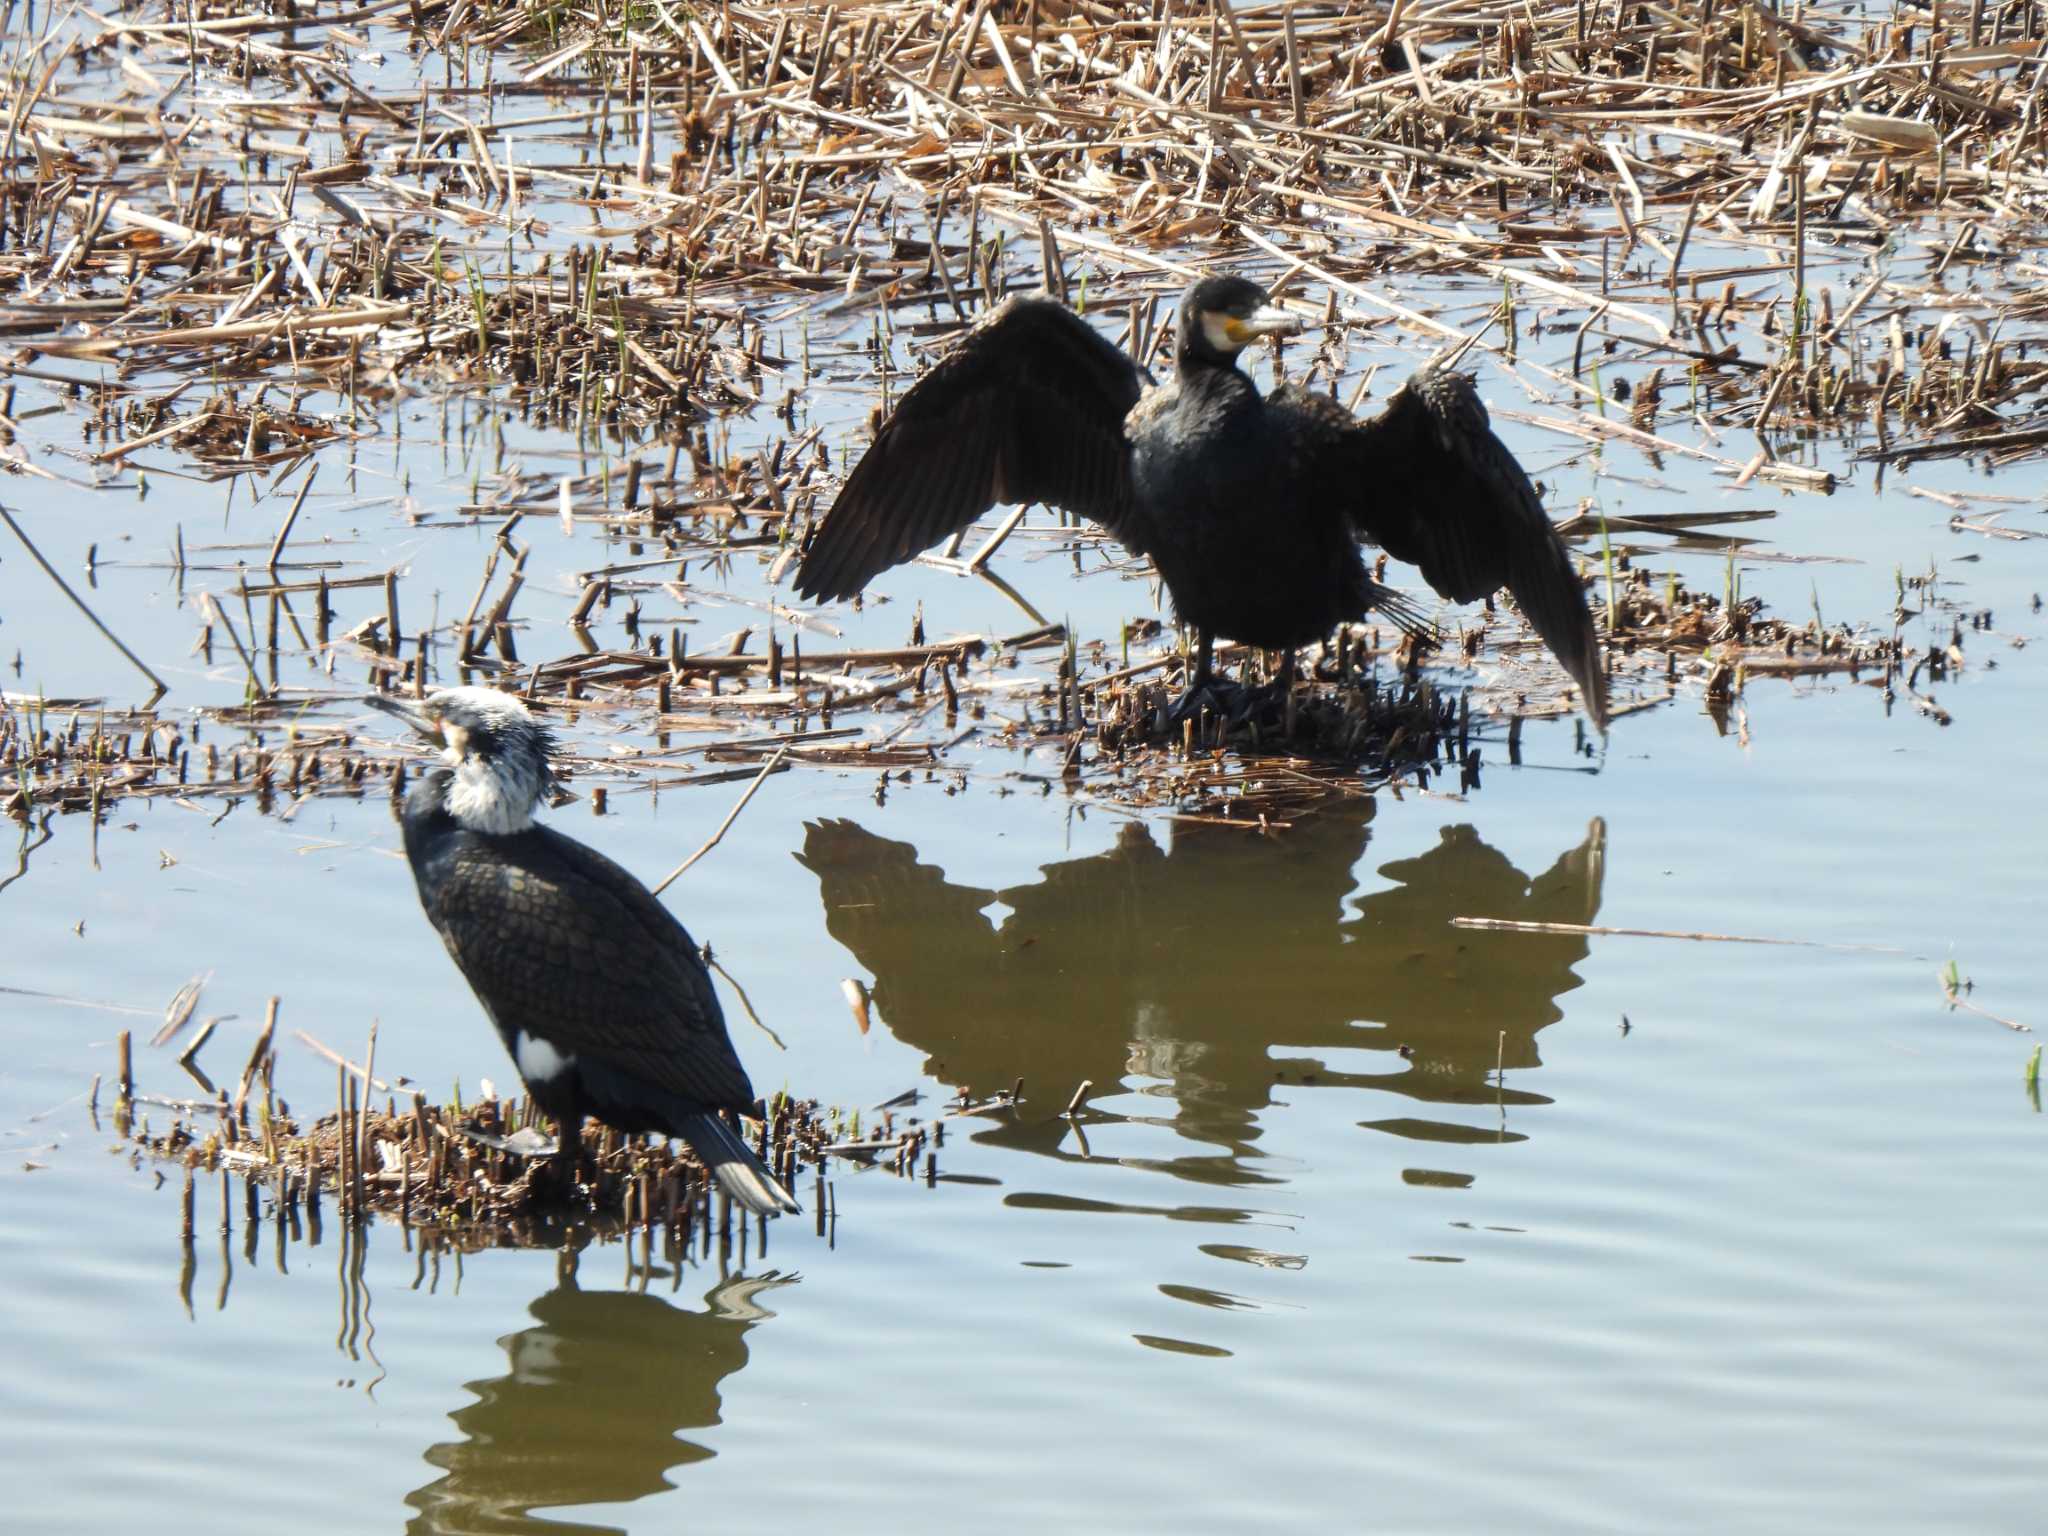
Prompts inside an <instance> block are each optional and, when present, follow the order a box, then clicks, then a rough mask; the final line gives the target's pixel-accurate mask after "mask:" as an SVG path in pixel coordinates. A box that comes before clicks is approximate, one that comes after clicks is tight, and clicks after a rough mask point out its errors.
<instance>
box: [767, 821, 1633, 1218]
mask: <svg viewBox="0 0 2048 1536" xmlns="http://www.w3.org/2000/svg"><path fill="white" fill-rule="evenodd" d="M1371 815H1372V802H1371V801H1369V800H1358V801H1351V802H1346V803H1345V804H1343V805H1340V806H1339V807H1336V808H1333V809H1330V810H1328V811H1326V812H1324V813H1323V814H1321V815H1319V816H1315V817H1312V818H1308V819H1306V820H1305V821H1303V822H1302V823H1300V824H1298V825H1296V826H1295V827H1294V828H1293V829H1291V830H1289V831H1287V832H1285V833H1284V834H1281V835H1278V836H1267V837H1261V836H1257V835H1254V834H1251V833H1248V832H1244V831H1239V830H1236V829H1223V828H1216V827H1208V826H1202V825H1198V824H1192V823H1177V824H1174V825H1173V827H1172V828H1171V830H1170V831H1169V832H1168V833H1167V834H1166V837H1167V845H1166V846H1165V847H1161V846H1160V842H1159V840H1158V839H1157V838H1156V837H1155V835H1154V833H1153V831H1152V828H1151V826H1150V825H1148V824H1146V823H1142V822H1131V823H1127V824H1126V825H1125V826H1124V827H1123V828H1122V829H1121V830H1120V832H1119V835H1118V839H1117V844H1116V846H1115V847H1114V848H1112V849H1110V850H1109V851H1107V852H1105V853H1100V854H1096V855H1093V856H1091V857H1088V858H1081V859H1073V860H1070V861H1068V862H1065V863H1061V864H1052V865H1047V866H1045V868H1044V870H1043V877H1042V878H1041V879H1040V880H1038V881H1037V882H1035V883H1033V884H1030V885H1020V886H1015V887H1012V888H1010V889H1007V890H1003V891H994V890H986V889H978V888H974V887H969V886H964V885H956V884H953V883H952V882H951V881H949V880H948V879H947V878H946V875H945V873H944V872H943V871H942V870H939V869H937V868H935V867H933V866H932V865H929V864H921V863H919V862H918V859H917V851H916V850H915V849H914V848H913V847H912V846H911V845H910V844H908V843H903V842H896V841H892V840H890V839H887V838H882V837H878V836H876V835H875V834H874V833H872V832H869V831H867V830H866V829H865V828H863V827H861V826H859V825H857V824H855V823H854V822H851V821H840V820H834V821H820V822H813V823H811V824H809V825H808V826H807V828H806V835H805V839H804V846H803V851H802V852H801V853H800V854H798V855H797V857H798V858H799V859H800V860H801V862H802V863H803V864H804V865H805V867H806V868H808V869H810V870H811V871H812V872H813V873H815V874H816V875H817V876H818V881H819V886H820V890H821V895H822V897H823V900H824V906H825V921H826V926H827V928H828V930H829V931H830V932H831V934H832V936H833V937H834V938H835V939H837V940H838V941H839V942H840V943H842V944H844V945H845V946H846V947H847V948H848V949H849V950H851V951H852V952H853V954H854V956H855V958H856V959H857V961H858V962H859V964H860V965H861V966H863V967H864V968H865V969H866V970H867V971H868V972H869V974H870V975H872V976H873V977H874V979H875V980H874V988H873V997H874V1003H875V1007H876V1010H877V1012H878V1013H879V1014H880V1016H881V1018H882V1020H883V1021H884V1023H885V1024H886V1025H887V1027H888V1028H889V1029H890V1030H891V1031H892V1032H893V1033H894V1034H895V1035H896V1036H897V1037H898V1038H899V1039H901V1040H902V1041H904V1042H905V1043H906V1044H908V1045H911V1046H914V1047H915V1048H916V1049H918V1050H920V1051H922V1052H924V1053H925V1055H926V1056H927V1058H928V1070H929V1071H930V1072H931V1073H932V1075H933V1076H935V1077H937V1078H938V1079H940V1080H941V1081H943V1082H946V1083H949V1084H952V1085H954V1086H956V1087H959V1088H962V1089H965V1090H966V1091H968V1092H969V1093H972V1094H974V1095H976V1096H981V1095H985V1094H988V1093H992V1092H996V1091H998V1090H1002V1089H1007V1088H1009V1087H1010V1086H1011V1084H1012V1083H1013V1082H1014V1081H1015V1080H1016V1079H1017V1078H1019V1077H1022V1078H1024V1079H1026V1080H1027V1085H1028V1086H1027V1089H1026V1092H1027V1096H1028V1097H1029V1098H1032V1099H1035V1100H1036V1101H1037V1106H1036V1108H1033V1107H1030V1106H1027V1107H1026V1108H1024V1109H1022V1110H1020V1111H1019V1112H1018V1113H1017V1114H1016V1116H1015V1117H1014V1118H1011V1119H1009V1120H1007V1121H1006V1120H1005V1119H1004V1117H1001V1116H992V1117H990V1118H989V1119H988V1120H987V1121H986V1122H985V1123H986V1126H987V1128H986V1129H985V1130H977V1132H976V1135H977V1136H978V1137H979V1138H980V1139H982V1140H985V1141H987V1142H991V1143H994V1144H999V1145H1009V1146H1017V1147H1021V1148H1024V1149H1028V1150H1031V1151H1036V1152H1039V1153H1042V1154H1045V1155H1048V1156H1055V1157H1078V1156H1082V1155H1084V1154H1083V1153H1082V1152H1081V1151H1080V1150H1079V1146H1078V1142H1077V1139H1075V1138H1072V1137H1070V1136H1069V1135H1068V1132H1069V1129H1070V1126H1069V1123H1068V1122H1067V1121H1066V1120H1064V1119H1062V1118H1060V1117H1059V1116H1058V1115H1057V1114H1056V1113H1055V1111H1056V1109H1057V1108H1059V1107H1063V1106H1064V1105H1065V1103H1066V1100H1067V1095H1068V1094H1069V1093H1070V1092H1071V1090H1072V1089H1073V1087H1074V1085H1075V1084H1077V1083H1079V1082H1080V1081H1082V1080H1083V1079H1091V1080H1092V1081H1093V1082H1094V1083H1095V1085H1096V1086H1095V1090H1094V1091H1095V1093H1097V1094H1103V1093H1107V1092H1110V1091H1113V1090H1114V1089H1115V1087H1116V1086H1117V1085H1118V1084H1120V1083H1122V1082H1124V1080H1125V1079H1127V1078H1128V1079H1133V1080H1134V1081H1133V1085H1132V1086H1133V1087H1134V1088H1136V1089H1137V1091H1139V1092H1144V1093H1153V1094H1158V1095H1160V1096H1162V1097H1164V1098H1168V1099H1170V1100H1171V1101H1172V1102H1173V1105H1174V1110H1173V1113H1172V1117H1171V1119H1167V1120H1162V1122H1161V1123H1163V1124H1166V1125H1168V1126H1170V1127H1171V1129H1172V1130H1174V1131H1175V1132H1177V1133H1178V1134H1179V1135H1181V1136H1183V1137H1185V1138H1187V1139H1188V1140H1190V1141H1193V1142H1196V1143H1198V1144H1200V1145H1201V1146H1202V1147H1203V1148H1204V1149H1205V1150H1203V1151H1201V1152H1191V1153H1184V1154H1182V1155H1179V1156H1175V1157H1172V1158H1170V1159H1168V1160H1165V1161H1163V1162H1159V1163H1157V1164H1155V1165H1154V1166H1158V1167H1160V1168H1163V1169H1164V1170H1166V1171H1168V1172H1171V1173H1173V1174H1175V1175H1177V1176H1179V1177H1181V1178H1186V1179H1190V1180H1193V1181H1197V1182H1201V1183H1209V1184H1215V1185H1225V1186H1230V1185H1252V1184H1262V1183H1270V1182H1276V1181H1277V1180H1278V1178H1280V1177H1282V1176H1281V1175H1279V1174H1277V1173H1275V1172H1272V1171H1268V1170H1267V1169H1262V1168H1261V1158H1260V1156H1259V1154H1258V1152H1257V1151H1256V1147H1255V1144H1256V1142H1257V1140H1258V1138H1259V1123H1258V1122H1259V1118H1260V1115H1261V1112H1262V1111H1265V1110H1266V1109H1267V1108H1268V1106H1270V1105H1272V1104H1274V1103H1275V1100H1276V1095H1277V1096H1279V1097H1281V1098H1285V1097H1287V1096H1290V1095H1292V1094H1293V1093H1296V1092H1298V1091H1300V1086H1299V1085H1304V1084H1321V1085H1340V1086H1349V1087H1355V1088H1369V1089H1377V1090H1382V1091H1385V1092H1387V1093H1391V1094H1396V1095H1401V1096H1403V1097H1406V1098H1410V1099H1414V1100H1416V1101H1418V1102H1419V1104H1420V1105H1422V1106H1427V1108H1423V1109H1418V1110H1417V1111H1416V1112H1414V1113H1412V1114H1408V1115H1403V1116H1398V1117H1394V1118H1389V1119H1380V1120H1374V1121H1369V1122H1367V1126H1368V1128H1370V1129H1374V1130H1379V1131H1385V1132H1388V1133H1391V1134H1394V1135H1397V1136H1402V1137H1408V1138H1412V1139H1415V1140H1418V1141H1426V1142H1476V1141H1496V1140H1500V1139H1503V1137H1504V1136H1506V1137H1508V1138H1509V1139H1516V1133H1511V1132H1503V1130H1502V1129H1501V1128H1500V1127H1499V1125H1498V1122H1497V1119H1492V1118H1488V1117H1482V1116H1480V1115H1478V1114H1473V1113H1466V1114H1463V1115H1460V1114H1457V1113H1455V1112H1451V1111H1450V1107H1451V1106H1457V1105H1472V1106H1479V1105H1484V1106H1486V1107H1487V1108H1489V1109H1491V1108H1493V1107H1494V1106H1496V1105H1501V1106H1503V1107H1505V1108H1507V1109H1512V1108H1514V1107H1515V1106H1517V1105H1535V1104H1543V1103H1546V1102H1548V1101H1547V1100H1546V1099H1544V1098H1543V1097H1542V1096H1541V1095H1538V1094H1534V1093H1531V1092H1529V1091H1527V1090H1526V1089H1523V1088H1521V1087H1519V1086H1508V1087H1505V1088H1503V1087H1501V1086H1500V1085H1499V1084H1497V1082H1496V1080H1495V1067H1496V1065H1497V1064H1498V1065H1504V1066H1505V1067H1506V1068H1508V1069H1509V1072H1510V1074H1512V1072H1513V1071H1514V1069H1517V1068H1529V1067H1535V1066H1537V1065H1539V1064H1540V1063H1539V1058H1538V1055H1537V1050H1536V1033H1537V1031H1538V1030H1540V1029H1542V1028H1543V1027H1544V1026H1545V1025H1547V1024H1549V1023H1551V1022H1553V1021H1554V1020H1556V1019H1558V1018H1560V1017H1561V1016H1562V1015H1561V1012H1560V1010H1559V1009H1558V1007H1557V1005H1556V1002H1555V999H1556V998H1558V997H1559V996H1560V995H1562V994H1563V993H1565V992H1568V991H1570V990H1571V989H1572V988H1574V987H1576V986H1578V985H1579V980H1578V977H1577V976H1576V975H1575V974H1574V973H1573V967H1574V966H1575V965H1577V964H1578V962H1579V961H1581V960H1582V959H1584V958H1585V955H1586V951H1587V946H1586V941H1585V939H1584V938H1583V937H1581V936H1578V935H1554V934H1526V933H1494V932H1481V931H1474V930H1467V929H1459V928H1454V927H1452V926H1451V921H1450V920H1451V919H1452V918H1453V917H1460V916H1471V917H1495V918H1517V919H1524V920H1537V921H1555V922H1573V923H1586V922H1589V921H1590V920H1591V919H1592V918H1593V916H1594V915H1595V913H1597V912H1598V911H1599V907H1600V887H1601V877H1602V866H1603V862H1604V852H1605V846H1606V830H1605V827H1604V825H1603V824H1602V823H1601V822H1599V821H1597V820H1596V821H1594V822H1593V823H1592V825H1591V826H1590V827H1589V828H1588V829H1587V832H1586V836H1585V838H1584V840H1583V841H1582V842H1581V843H1579V845H1578V846H1577V847H1574V848H1571V849H1568V850H1567V851H1566V852H1565V853H1563V854H1562V855H1560V856H1559V858H1558V859H1557V861H1556V862H1555V863H1554V864H1553V865H1552V866H1551V867H1550V869H1548V870H1547V871H1545V872H1544V873H1543V874H1541V875H1538V876H1536V877H1534V878H1533V879H1532V878H1530V877H1529V876H1527V875H1524V874H1523V873H1522V872H1521V871H1520V870H1518V869H1516V868H1515V867H1514V865H1513V864H1511V863H1510V862H1509V861H1508V859H1507V858H1506V857H1504V856H1503V855H1502V854H1501V853H1500V852H1498V851H1497V850H1496V849H1494V848H1491V847H1489V846H1488V845H1487V844H1486V843H1484V842H1482V841H1481V840H1480V837H1479V834H1478V833H1477V832H1476V831H1475V830H1473V828H1471V827H1469V826H1450V827H1445V828H1444V829H1443V831H1442V833H1441V834H1440V837H1439V840H1438V842H1437V845H1436V846H1435V847H1434V848H1431V849H1430V850H1429V851H1428V852H1426V853H1423V854H1421V855H1420V856H1418V857H1416V858H1411V859H1402V860H1399V861H1397V862H1394V863H1391V864H1388V865H1386V866H1384V867H1383V868H1382V869H1381V870H1380V873H1381V875H1383V876H1384V877H1385V878H1386V879H1387V880H1390V881H1392V882H1393V884H1392V885H1391V886H1390V887H1388V888H1386V889H1380V890H1372V891H1369V892H1368V893H1366V894H1364V895H1354V892H1355V891H1356V890H1357V889H1358V885H1359V880H1358V877H1357V875H1356V873H1355V872H1354V871H1355V870H1356V867H1357V865H1358V863H1359V860H1360V859H1361V858H1362V857H1363V855H1364V853H1365V849H1366V844H1367V841H1368V838H1369V835H1370V828H1369V825H1368V823H1369V822H1370V820H1371ZM998 902H1000V903H1001V904H1002V906H1003V907H1007V908H1008V909H1009V911H1008V912H1007V913H1001V914H992V913H991V912H990V911H988V910H986V909H989V908H991V907H993V906H994V904H996V903H998ZM1403 1048H1405V1050H1404V1049H1403ZM1360 1052H1384V1053H1385V1063H1386V1064H1385V1066H1384V1067H1383V1068H1379V1069H1378V1070H1371V1069H1370V1068H1372V1067H1376V1066H1377V1061H1376V1060H1368V1061H1367V1062H1365V1063H1363V1064H1361V1063H1360V1062H1359V1060H1358V1053H1360ZM1321 1053H1330V1056H1329V1059H1326V1055H1325V1054H1321ZM1338 1053H1341V1054H1338ZM1333 1062H1334V1064H1333ZM1361 1066H1362V1067H1364V1068H1366V1069H1361ZM1148 1080H1149V1081H1148ZM1034 1087H1035V1092H1034V1091H1033V1088H1034ZM1048 1106H1049V1107H1048ZM1483 1120H1484V1122H1485V1123H1482V1121H1483ZM1208 1149H1221V1150H1208ZM1124 1161H1125V1162H1126V1163H1127V1164H1130V1163H1133V1162H1139V1163H1140V1165H1142V1160H1134V1159H1130V1158H1125V1159H1124ZM1451 1177H1453V1178H1456V1177H1457V1176H1451Z"/></svg>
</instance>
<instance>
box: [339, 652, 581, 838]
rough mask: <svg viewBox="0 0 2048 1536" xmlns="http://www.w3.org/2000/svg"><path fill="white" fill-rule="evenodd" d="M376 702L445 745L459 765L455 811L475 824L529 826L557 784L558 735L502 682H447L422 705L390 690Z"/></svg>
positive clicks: (453, 788) (452, 788)
mask: <svg viewBox="0 0 2048 1536" xmlns="http://www.w3.org/2000/svg"><path fill="white" fill-rule="evenodd" d="M370 703H372V704H374V705H376V706H377V707H378V708H379V709H382V710H385V711H387V712H388V713H390V714H394V715H397V716H398V717H399V718H400V719H402V720H404V721H405V722H406V723H407V724H408V725H410V726H411V727H412V728H413V729H414V730H415V731H417V732H418V733H419V734H420V735H421V736H423V737H425V738H426V739H427V740H428V741H431V742H433V743H434V744H435V745H436V746H438V747H439V748H440V749H441V756H442V758H443V759H445V760H446V762H447V763H448V766H449V767H450V768H451V769H453V770H454V776H453V777H452V778H451V779H450V780H449V781H448V794H447V806H448V814H449V815H450V816H452V817H454V818H455V820H456V821H457V823H459V824H460V825H461V826H463V827H465V828H467V829H468V830H469V831H471V832H489V833H499V834H502V833H507V832H523V831H525V830H526V829H527V828H528V827H530V826H532V825H533V812H534V808H535V807H536V806H537V805H539V804H540V801H541V797H542V796H544V795H545V794H547V792H548V790H549V789H550V788H551V787H552V786H553V783H554V776H553V774H552V773H551V772H550V771H549V769H548V754H549V753H550V752H552V751H553V750H554V745H555V742H554V737H553V736H552V735H550V734H549V733H548V730H547V728H546V727H545V726H543V725H542V724H541V723H540V722H539V721H538V720H536V719H534V718H533V716H532V715H531V714H530V713H529V712H528V711H527V708H526V706H525V705H524V704H523V703H521V702H520V701H519V700H518V699H516V698H514V697H513V696H512V695H511V694H509V693H500V692H499V691H498V690H497V689H495V688H442V689H438V690H437V691H435V692H433V693H430V694H428V695H427V697H426V698H425V699H424V700H423V701H422V702H421V704H420V708H419V712H418V713H417V714H415V713H414V712H413V711H412V710H410V709H408V708H406V707H405V706H404V705H402V704H400V703H399V702H398V701H397V700H396V699H393V698H390V697H389V696H387V695H384V694H373V695H371V696H370Z"/></svg>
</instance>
